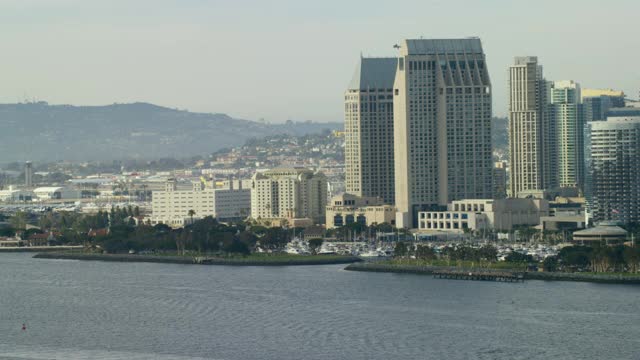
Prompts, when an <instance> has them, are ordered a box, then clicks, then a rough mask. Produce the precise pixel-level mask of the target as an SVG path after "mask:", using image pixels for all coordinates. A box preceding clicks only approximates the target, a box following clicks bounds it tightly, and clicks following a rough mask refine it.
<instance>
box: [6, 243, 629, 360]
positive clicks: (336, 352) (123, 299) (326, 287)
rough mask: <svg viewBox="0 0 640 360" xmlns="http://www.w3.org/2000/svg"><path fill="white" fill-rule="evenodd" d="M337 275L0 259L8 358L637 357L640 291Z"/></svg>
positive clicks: (329, 271) (331, 270)
mask: <svg viewBox="0 0 640 360" xmlns="http://www.w3.org/2000/svg"><path fill="white" fill-rule="evenodd" d="M342 268H343V266H341V265H329V266H307V267H303V266H301V267H222V266H193V265H169V264H148V263H109V262H84V261H82V262H81V261H68V260H45V259H32V258H31V254H0V359H200V358H205V359H234V360H235V359H238V360H239V359H242V360H244V359H273V360H275V359H551V358H554V359H640V287H637V286H636V287H634V286H625V285H601V284H588V283H570V282H542V281H528V282H525V283H520V284H509V283H492V282H472V281H455V280H440V279H433V278H431V277H429V276H418V275H404V274H403V275H397V274H378V273H361V272H349V271H344V270H342ZM22 323H26V324H27V330H26V331H22V330H21V326H22Z"/></svg>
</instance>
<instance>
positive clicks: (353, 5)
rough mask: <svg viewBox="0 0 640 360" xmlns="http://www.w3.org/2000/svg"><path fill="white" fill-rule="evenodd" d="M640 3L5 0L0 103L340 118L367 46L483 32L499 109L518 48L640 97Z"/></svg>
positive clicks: (377, 48) (562, 75)
mask: <svg viewBox="0 0 640 360" xmlns="http://www.w3.org/2000/svg"><path fill="white" fill-rule="evenodd" d="M639 13H640V2H639V1H637V0H629V1H611V0H610V1H601V0H599V1H590V0H580V1H578V0H576V1H567V0H551V1H548V0H535V1H526V2H525V1H515V0H504V1H490V0H482V1H480V0H468V1H461V0H456V1H427V0H417V1H400V0H394V1H388V0H387V1H372V0H369V1H349V0H322V1H320V0H316V1H304V0H282V1H266V0H263V1H258V0H254V1H250V0H235V1H217V0H210V1H206V0H0V46H1V50H0V102H16V101H21V100H23V99H24V98H25V97H28V98H37V99H39V100H45V101H48V102H49V103H53V104H63V103H64V104H78V105H101V104H110V103H114V102H120V103H123V102H134V101H146V102H152V103H156V104H159V105H164V106H168V107H175V108H180V109H189V110H193V111H201V112H224V113H228V114H230V115H232V116H236V117H241V118H246V119H259V118H265V119H266V120H267V121H272V122H279V121H284V120H287V119H294V120H314V121H335V120H342V108H343V107H342V95H343V91H344V88H345V86H346V84H347V83H348V82H349V80H350V78H351V76H352V73H353V69H354V66H355V64H356V62H357V60H358V57H359V56H360V53H361V52H362V53H363V54H364V55H371V56H393V55H395V51H394V49H393V48H392V46H393V44H395V43H398V42H400V41H401V40H402V39H404V38H419V37H420V36H423V37H424V38H454V37H466V36H479V37H480V38H481V39H482V42H483V45H484V50H485V53H486V54H487V59H488V60H487V61H488V64H489V70H490V75H491V78H492V82H493V88H494V114H496V115H504V114H505V113H506V102H507V92H506V87H507V78H506V73H507V70H506V69H507V67H508V65H509V64H510V63H511V62H512V59H513V57H514V56H518V55H537V56H538V57H539V60H540V62H541V63H542V64H543V65H544V68H545V73H546V77H547V79H554V80H561V79H573V80H576V81H578V82H580V84H581V85H582V86H583V87H612V88H618V89H621V90H624V91H625V92H626V93H627V94H629V95H631V97H633V98H637V97H638V91H639V90H640V70H639V69H640V67H639V66H638V59H640V46H639V45H640V27H638V20H637V19H638V14H639Z"/></svg>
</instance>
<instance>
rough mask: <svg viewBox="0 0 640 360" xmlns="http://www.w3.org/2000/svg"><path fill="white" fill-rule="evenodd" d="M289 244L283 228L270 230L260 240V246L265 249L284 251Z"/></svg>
mask: <svg viewBox="0 0 640 360" xmlns="http://www.w3.org/2000/svg"><path fill="white" fill-rule="evenodd" d="M288 242H289V238H288V234H287V231H285V230H284V229H282V228H277V227H274V228H269V229H267V232H266V233H265V234H264V236H263V237H261V238H260V245H261V246H262V247H264V248H265V249H269V250H274V251H282V250H283V249H284V247H285V246H286V245H287V243H288Z"/></svg>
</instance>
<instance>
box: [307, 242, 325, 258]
mask: <svg viewBox="0 0 640 360" xmlns="http://www.w3.org/2000/svg"><path fill="white" fill-rule="evenodd" d="M323 242H324V240H323V239H322V238H313V239H309V248H310V249H311V253H312V254H313V255H317V254H318V251H320V248H321V247H322V243H323Z"/></svg>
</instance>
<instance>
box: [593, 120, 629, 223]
mask: <svg viewBox="0 0 640 360" xmlns="http://www.w3.org/2000/svg"><path fill="white" fill-rule="evenodd" d="M590 128H591V171H592V173H591V181H592V189H591V191H590V192H589V194H588V195H589V197H590V199H589V202H588V203H589V207H590V208H591V209H590V212H591V213H592V216H593V219H594V220H595V221H600V220H617V221H622V222H633V221H635V222H637V221H640V116H634V117H609V118H607V121H594V122H592V123H591V124H590Z"/></svg>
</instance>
